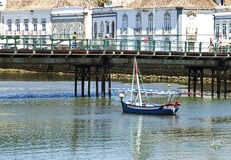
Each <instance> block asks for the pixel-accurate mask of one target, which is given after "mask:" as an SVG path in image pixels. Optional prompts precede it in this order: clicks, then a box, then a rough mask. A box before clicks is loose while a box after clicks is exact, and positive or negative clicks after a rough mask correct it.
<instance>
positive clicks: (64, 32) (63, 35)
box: [61, 24, 66, 38]
mask: <svg viewBox="0 0 231 160" xmlns="http://www.w3.org/2000/svg"><path fill="white" fill-rule="evenodd" d="M65 36H66V25H65V24H62V26H61V37H62V38H66V37H65Z"/></svg>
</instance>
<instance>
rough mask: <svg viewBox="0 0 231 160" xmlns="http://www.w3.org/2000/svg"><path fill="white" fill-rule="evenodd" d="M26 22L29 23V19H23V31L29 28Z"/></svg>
mask: <svg viewBox="0 0 231 160" xmlns="http://www.w3.org/2000/svg"><path fill="white" fill-rule="evenodd" d="M28 23H29V20H28V19H24V29H25V31H28V30H29V27H28V26H29V25H28Z"/></svg>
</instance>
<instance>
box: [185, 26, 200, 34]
mask: <svg viewBox="0 0 231 160" xmlns="http://www.w3.org/2000/svg"><path fill="white" fill-rule="evenodd" d="M197 31H198V28H195V29H194V30H189V28H188V27H187V28H186V34H189V35H195V34H197Z"/></svg>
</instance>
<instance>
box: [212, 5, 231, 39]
mask: <svg viewBox="0 0 231 160" xmlns="http://www.w3.org/2000/svg"><path fill="white" fill-rule="evenodd" d="M214 21H215V37H216V38H217V37H218V36H219V35H221V36H222V38H223V39H224V40H231V6H220V7H217V8H216V11H215V13H214Z"/></svg>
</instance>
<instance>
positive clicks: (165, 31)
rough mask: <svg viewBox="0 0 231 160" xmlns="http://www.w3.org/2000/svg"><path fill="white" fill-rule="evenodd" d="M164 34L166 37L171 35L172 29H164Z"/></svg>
mask: <svg viewBox="0 0 231 160" xmlns="http://www.w3.org/2000/svg"><path fill="white" fill-rule="evenodd" d="M162 34H164V35H166V34H171V27H169V28H162Z"/></svg>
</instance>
